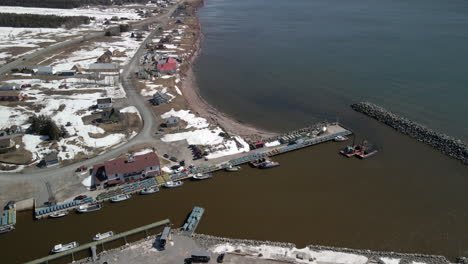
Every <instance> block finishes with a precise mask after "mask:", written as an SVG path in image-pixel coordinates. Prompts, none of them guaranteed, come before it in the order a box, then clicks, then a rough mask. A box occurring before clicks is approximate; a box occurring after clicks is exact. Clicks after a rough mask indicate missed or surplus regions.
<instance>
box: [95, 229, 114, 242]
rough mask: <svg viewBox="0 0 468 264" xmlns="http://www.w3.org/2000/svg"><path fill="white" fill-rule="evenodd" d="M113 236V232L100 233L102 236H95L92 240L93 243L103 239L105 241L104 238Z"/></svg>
mask: <svg viewBox="0 0 468 264" xmlns="http://www.w3.org/2000/svg"><path fill="white" fill-rule="evenodd" d="M113 235H114V232H113V231H109V232H106V233H102V234H96V235H95V236H94V237H93V240H94V241H99V240H103V239H106V238H109V237H111V236H113Z"/></svg>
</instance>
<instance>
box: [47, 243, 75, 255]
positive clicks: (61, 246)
mask: <svg viewBox="0 0 468 264" xmlns="http://www.w3.org/2000/svg"><path fill="white" fill-rule="evenodd" d="M79 245H80V244H78V242H75V241H73V242H70V243H68V244H58V245H55V246H54V248H53V249H52V253H59V252H64V251H67V250H70V249H72V248H76V247H78V246H79Z"/></svg>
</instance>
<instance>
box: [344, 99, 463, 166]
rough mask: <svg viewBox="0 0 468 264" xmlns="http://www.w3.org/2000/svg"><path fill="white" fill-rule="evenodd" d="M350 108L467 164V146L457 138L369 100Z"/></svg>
mask: <svg viewBox="0 0 468 264" xmlns="http://www.w3.org/2000/svg"><path fill="white" fill-rule="evenodd" d="M351 108H352V109H354V110H355V111H357V112H359V113H363V114H365V115H367V116H369V117H372V118H374V119H376V120H378V121H380V122H382V123H384V124H386V125H388V126H390V127H391V128H393V129H395V130H397V131H399V132H401V133H403V134H405V135H408V136H410V137H413V138H415V139H417V140H418V141H421V142H424V143H426V144H427V145H430V146H432V147H434V148H435V149H437V150H439V151H440V152H442V153H444V154H446V155H448V156H450V157H453V158H455V159H458V160H461V161H462V162H463V163H464V164H467V165H468V146H467V145H466V144H465V143H463V141H461V140H459V139H455V138H453V137H450V136H447V135H445V134H443V133H439V132H437V131H434V130H432V129H429V128H427V127H426V126H424V125H421V124H418V123H416V122H413V121H411V120H408V119H406V118H404V117H401V116H398V115H396V114H394V113H392V112H389V111H387V110H385V109H384V108H382V107H380V106H378V105H375V104H372V103H369V102H360V103H357V104H352V105H351Z"/></svg>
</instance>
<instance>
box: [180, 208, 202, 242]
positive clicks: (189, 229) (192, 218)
mask: <svg viewBox="0 0 468 264" xmlns="http://www.w3.org/2000/svg"><path fill="white" fill-rule="evenodd" d="M204 212H205V209H203V208H202V207H198V206H195V207H194V208H193V210H192V212H190V215H189V216H188V218H187V221H186V222H185V224H184V225H183V226H182V227H181V229H180V230H181V234H182V235H185V236H192V235H193V233H194V232H195V230H196V229H197V226H198V224H199V223H200V221H201V219H202V217H203V214H204Z"/></svg>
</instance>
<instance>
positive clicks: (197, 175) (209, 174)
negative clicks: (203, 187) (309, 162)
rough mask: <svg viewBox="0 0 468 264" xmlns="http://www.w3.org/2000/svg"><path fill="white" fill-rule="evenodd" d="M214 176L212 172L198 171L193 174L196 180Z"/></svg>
mask: <svg viewBox="0 0 468 264" xmlns="http://www.w3.org/2000/svg"><path fill="white" fill-rule="evenodd" d="M211 177H213V174H211V173H197V174H195V175H193V176H192V178H194V179H195V180H206V179H209V178H211Z"/></svg>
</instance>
